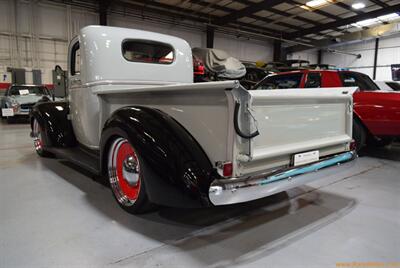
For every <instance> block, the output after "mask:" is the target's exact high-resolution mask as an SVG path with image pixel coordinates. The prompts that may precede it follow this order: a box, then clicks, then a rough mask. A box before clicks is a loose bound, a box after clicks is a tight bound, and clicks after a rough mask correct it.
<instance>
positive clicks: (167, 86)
mask: <svg viewBox="0 0 400 268" xmlns="http://www.w3.org/2000/svg"><path fill="white" fill-rule="evenodd" d="M68 69H69V70H68V91H69V96H68V101H63V102H47V103H40V104H37V105H36V106H34V108H33V110H32V113H31V127H32V133H31V135H32V137H34V146H35V149H36V151H37V153H38V154H39V155H41V156H46V155H50V154H52V155H56V156H57V157H59V158H64V159H68V160H70V161H72V162H74V163H76V164H78V165H81V166H82V167H84V168H86V169H88V170H89V171H91V172H93V173H95V174H99V175H102V176H103V177H104V178H107V180H108V181H109V183H110V186H111V190H112V193H113V195H114V197H115V199H116V201H117V202H118V204H119V205H120V206H121V207H122V208H123V209H125V210H126V211H128V212H130V213H141V212H144V211H146V209H147V208H148V207H149V205H150V204H163V205H168V206H178V207H203V206H213V205H226V204H234V203H240V202H246V201H250V200H255V199H259V198H262V197H265V196H269V195H272V194H275V193H278V192H281V191H285V190H287V189H289V188H293V187H296V186H299V185H302V184H305V183H307V182H310V181H313V180H316V179H318V178H322V177H324V172H332V169H336V170H335V172H340V170H344V169H346V166H347V165H350V164H351V162H350V163H346V164H344V163H345V162H349V161H351V160H354V159H355V158H356V154H355V153H354V148H353V142H352V138H351V137H352V114H353V113H352V111H353V104H352V92H353V91H354V90H355V89H349V88H337V89H333V90H330V91H327V90H323V89H308V90H307V92H304V90H303V89H300V90H296V89H295V90H276V91H247V90H245V89H244V88H243V87H242V86H241V85H240V84H239V83H238V82H237V81H221V82H209V83H193V64H192V54H191V48H190V46H189V45H188V43H187V42H186V41H184V40H182V39H179V38H176V37H173V36H168V35H163V34H158V33H152V32H146V31H140V30H133V29H123V28H114V27H105V26H88V27H85V28H83V29H82V30H81V31H80V34H79V36H78V37H76V38H75V39H73V40H72V42H71V44H70V46H69V59H68ZM341 164H343V165H341ZM329 170H330V171H329ZM316 171H318V172H316Z"/></svg>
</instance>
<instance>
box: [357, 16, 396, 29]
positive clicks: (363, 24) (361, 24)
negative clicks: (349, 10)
mask: <svg viewBox="0 0 400 268" xmlns="http://www.w3.org/2000/svg"><path fill="white" fill-rule="evenodd" d="M397 19H400V15H399V14H398V13H390V14H387V15H383V16H379V17H377V18H372V19H367V20H362V21H357V22H356V23H353V24H351V25H352V26H355V27H358V28H363V27H368V26H371V25H374V24H378V23H385V22H389V21H393V20H397Z"/></svg>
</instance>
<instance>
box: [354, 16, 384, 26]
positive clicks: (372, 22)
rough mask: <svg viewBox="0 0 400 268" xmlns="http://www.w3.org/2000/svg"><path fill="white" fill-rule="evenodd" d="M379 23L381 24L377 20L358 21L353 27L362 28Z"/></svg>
mask: <svg viewBox="0 0 400 268" xmlns="http://www.w3.org/2000/svg"><path fill="white" fill-rule="evenodd" d="M377 23H379V20H378V19H377V18H373V19H367V20H362V21H357V22H356V23H353V24H351V25H353V26H356V27H359V28H362V27H367V26H370V25H373V24H377Z"/></svg>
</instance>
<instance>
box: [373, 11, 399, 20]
mask: <svg viewBox="0 0 400 268" xmlns="http://www.w3.org/2000/svg"><path fill="white" fill-rule="evenodd" d="M399 18H400V15H399V14H398V13H390V14H387V15H383V16H379V17H378V20H380V21H384V22H386V21H391V20H397V19H399Z"/></svg>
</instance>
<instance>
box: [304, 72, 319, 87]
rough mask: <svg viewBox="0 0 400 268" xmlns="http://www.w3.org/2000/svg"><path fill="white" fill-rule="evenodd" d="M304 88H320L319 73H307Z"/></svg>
mask: <svg viewBox="0 0 400 268" xmlns="http://www.w3.org/2000/svg"><path fill="white" fill-rule="evenodd" d="M305 87H306V88H317V87H321V74H320V73H308V75H307V81H306V85H305Z"/></svg>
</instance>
